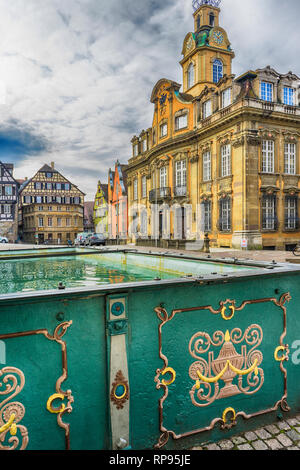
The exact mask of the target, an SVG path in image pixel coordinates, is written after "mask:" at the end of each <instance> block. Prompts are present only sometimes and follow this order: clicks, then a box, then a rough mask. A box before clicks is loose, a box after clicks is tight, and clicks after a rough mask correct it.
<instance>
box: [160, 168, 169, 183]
mask: <svg viewBox="0 0 300 470" xmlns="http://www.w3.org/2000/svg"><path fill="white" fill-rule="evenodd" d="M159 184H160V188H165V187H166V186H167V167H166V166H163V167H162V168H161V169H160V172H159Z"/></svg>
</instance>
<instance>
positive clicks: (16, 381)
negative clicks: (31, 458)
mask: <svg viewBox="0 0 300 470" xmlns="http://www.w3.org/2000/svg"><path fill="white" fill-rule="evenodd" d="M0 377H1V378H2V379H1V382H0V390H1V391H0V395H1V396H3V395H4V396H6V398H5V399H4V400H3V401H2V402H1V403H0V450H16V449H19V450H24V449H26V447H27V445H28V440H29V439H28V431H27V428H26V427H25V426H22V425H21V424H19V423H20V421H21V420H22V419H23V417H24V415H25V407H24V405H22V403H19V402H16V401H14V402H11V401H10V400H12V398H14V397H15V396H16V395H18V394H19V393H20V392H21V391H22V390H23V387H24V385H25V377H24V374H23V372H22V371H21V370H19V369H17V368H15V367H4V368H3V369H2V370H1V371H0ZM3 384H5V389H4V390H2V385H3ZM7 395H8V396H7ZM19 434H20V435H21V436H20V435H19ZM7 436H10V437H9V438H8V439H7V440H8V443H9V445H6V444H5V441H6V438H7Z"/></svg>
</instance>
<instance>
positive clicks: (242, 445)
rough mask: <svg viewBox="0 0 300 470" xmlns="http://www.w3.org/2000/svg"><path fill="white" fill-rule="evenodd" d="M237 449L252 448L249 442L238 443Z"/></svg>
mask: <svg viewBox="0 0 300 470" xmlns="http://www.w3.org/2000/svg"><path fill="white" fill-rule="evenodd" d="M237 448H238V450H254V449H253V447H251V446H250V444H240V445H238V446H237Z"/></svg>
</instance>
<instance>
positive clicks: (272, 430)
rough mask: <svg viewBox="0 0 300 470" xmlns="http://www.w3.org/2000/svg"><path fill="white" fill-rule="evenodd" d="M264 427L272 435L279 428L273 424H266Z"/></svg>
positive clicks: (276, 432) (277, 431)
mask: <svg viewBox="0 0 300 470" xmlns="http://www.w3.org/2000/svg"><path fill="white" fill-rule="evenodd" d="M264 429H266V430H267V431H269V433H270V434H272V435H274V434H278V433H279V432H280V430H279V429H278V427H277V426H275V424H269V425H268V426H265V428H264Z"/></svg>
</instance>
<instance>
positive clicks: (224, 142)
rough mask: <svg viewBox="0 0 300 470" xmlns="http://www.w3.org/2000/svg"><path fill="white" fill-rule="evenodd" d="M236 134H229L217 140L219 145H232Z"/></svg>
mask: <svg viewBox="0 0 300 470" xmlns="http://www.w3.org/2000/svg"><path fill="white" fill-rule="evenodd" d="M233 134H234V132H233V131H231V132H227V133H226V134H223V135H220V136H219V137H218V138H217V141H218V143H219V145H227V144H231V143H232V137H233Z"/></svg>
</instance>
